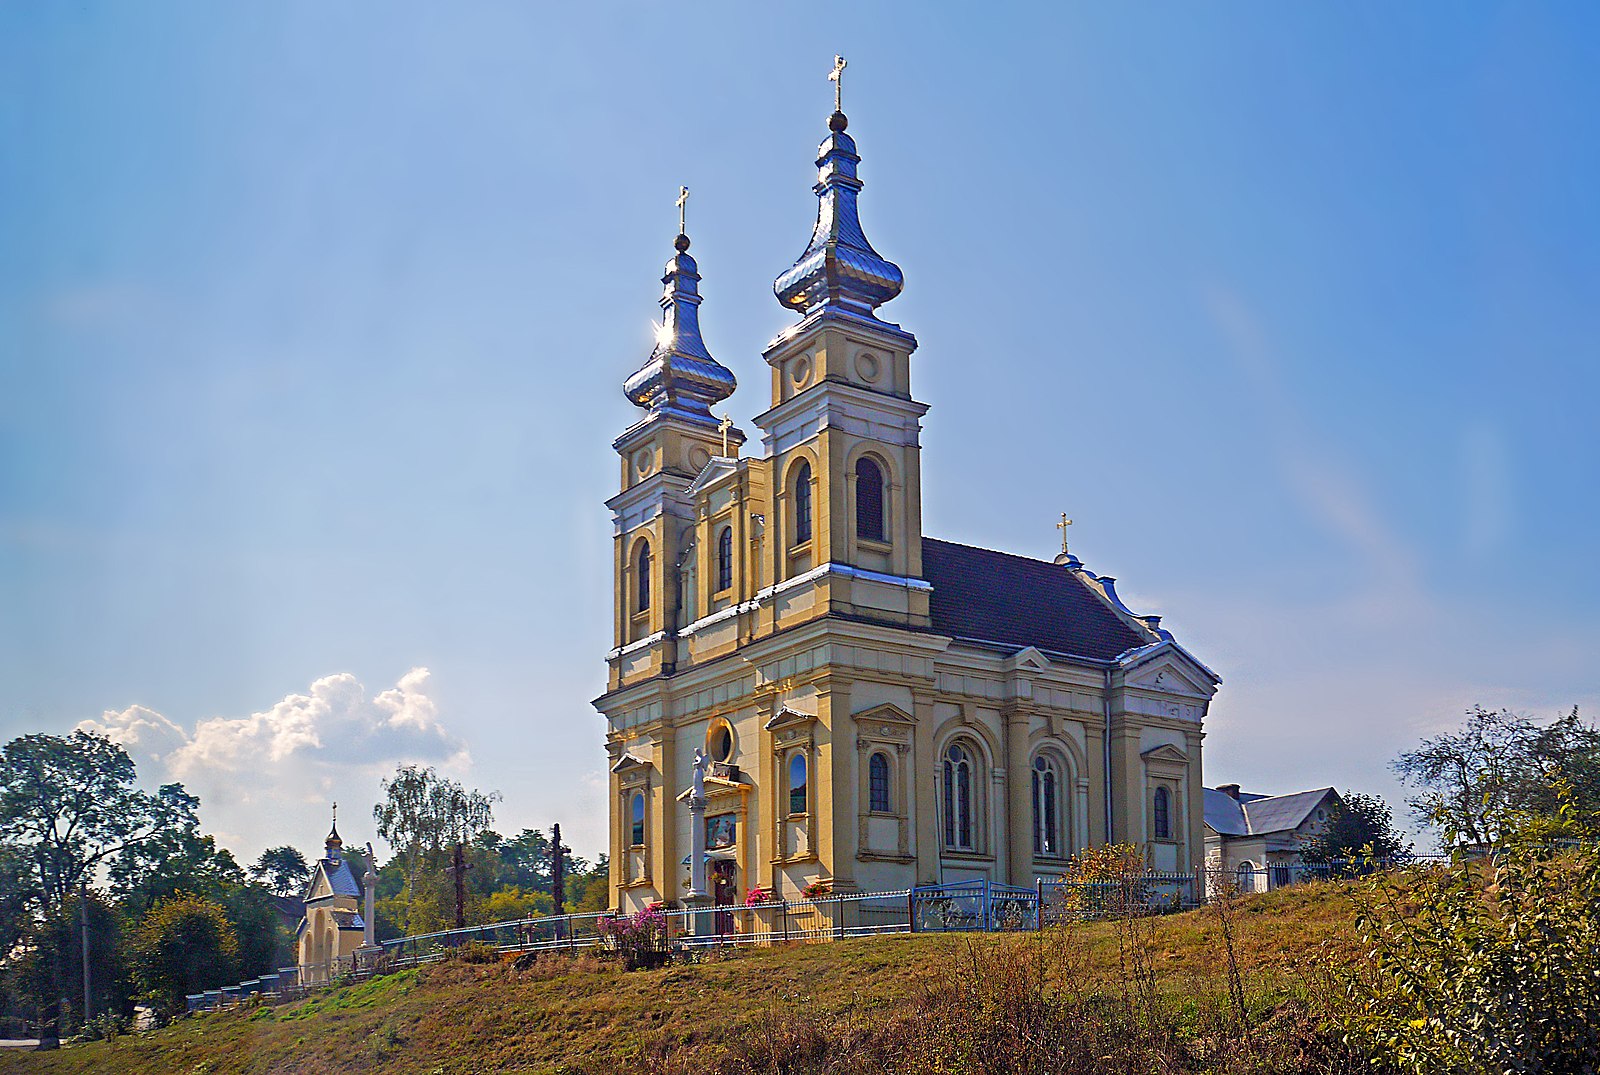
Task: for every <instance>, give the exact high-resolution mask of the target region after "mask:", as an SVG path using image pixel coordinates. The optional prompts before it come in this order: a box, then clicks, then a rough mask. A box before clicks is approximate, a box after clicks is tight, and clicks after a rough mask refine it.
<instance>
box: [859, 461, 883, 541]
mask: <svg viewBox="0 0 1600 1075" xmlns="http://www.w3.org/2000/svg"><path fill="white" fill-rule="evenodd" d="M856 536H857V537H864V538H866V539H867V540H869V541H882V540H884V530H883V471H882V470H880V469H879V468H878V464H877V463H875V462H873V461H872V460H871V459H869V458H867V457H866V456H862V457H861V458H860V459H858V460H856Z"/></svg>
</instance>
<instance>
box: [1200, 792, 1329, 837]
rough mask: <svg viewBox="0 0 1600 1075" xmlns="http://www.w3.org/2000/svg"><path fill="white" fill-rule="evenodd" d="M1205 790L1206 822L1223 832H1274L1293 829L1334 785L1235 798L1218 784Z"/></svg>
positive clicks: (1228, 833)
mask: <svg viewBox="0 0 1600 1075" xmlns="http://www.w3.org/2000/svg"><path fill="white" fill-rule="evenodd" d="M1204 790H1205V816H1206V824H1207V825H1208V826H1210V828H1211V831H1212V832H1215V833H1218V834H1220V835H1222V836H1266V835H1269V834H1271V833H1274V832H1293V831H1294V830H1295V829H1297V828H1299V827H1300V826H1301V824H1302V823H1304V822H1305V820H1306V818H1308V817H1310V816H1311V811H1313V810H1315V809H1316V808H1317V807H1318V806H1320V805H1321V804H1322V801H1323V800H1324V799H1326V798H1327V797H1328V796H1329V795H1334V796H1337V795H1338V792H1336V791H1334V790H1333V789H1332V788H1316V789H1315V790H1312V791H1297V792H1295V793H1294V794H1292V795H1249V794H1241V795H1240V796H1239V799H1237V800H1236V799H1234V798H1233V796H1231V795H1229V794H1228V793H1227V792H1225V791H1218V790H1217V789H1216V788H1206V789H1204Z"/></svg>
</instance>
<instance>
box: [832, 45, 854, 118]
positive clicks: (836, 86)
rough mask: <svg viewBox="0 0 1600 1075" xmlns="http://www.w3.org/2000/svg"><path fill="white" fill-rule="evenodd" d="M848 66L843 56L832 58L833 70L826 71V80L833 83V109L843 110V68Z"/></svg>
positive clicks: (836, 110)
mask: <svg viewBox="0 0 1600 1075" xmlns="http://www.w3.org/2000/svg"><path fill="white" fill-rule="evenodd" d="M848 66H850V65H849V64H848V63H846V62H845V58H844V57H843V56H835V57H834V58H833V70H832V71H829V72H828V81H829V82H832V83H833V110H834V111H835V112H843V111H844V69H845V68H846V67H848Z"/></svg>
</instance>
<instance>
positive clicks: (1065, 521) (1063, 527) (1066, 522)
mask: <svg viewBox="0 0 1600 1075" xmlns="http://www.w3.org/2000/svg"><path fill="white" fill-rule="evenodd" d="M1071 525H1072V520H1071V519H1069V518H1067V513H1066V512H1062V513H1061V521H1060V522H1059V523H1056V529H1057V530H1059V531H1061V555H1062V556H1066V555H1067V527H1069V526H1071Z"/></svg>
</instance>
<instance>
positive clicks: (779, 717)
mask: <svg viewBox="0 0 1600 1075" xmlns="http://www.w3.org/2000/svg"><path fill="white" fill-rule="evenodd" d="M816 719H817V718H816V715H815V714H813V713H802V712H801V711H800V710H798V709H790V708H789V707H788V706H782V707H780V708H779V710H778V711H777V712H776V713H774V714H773V715H772V719H771V720H769V721H767V723H766V724H765V725H764V727H765V728H766V730H767V731H769V732H773V731H778V730H779V729H781V728H798V727H801V726H803V725H807V724H811V723H814V722H815V721H816Z"/></svg>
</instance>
